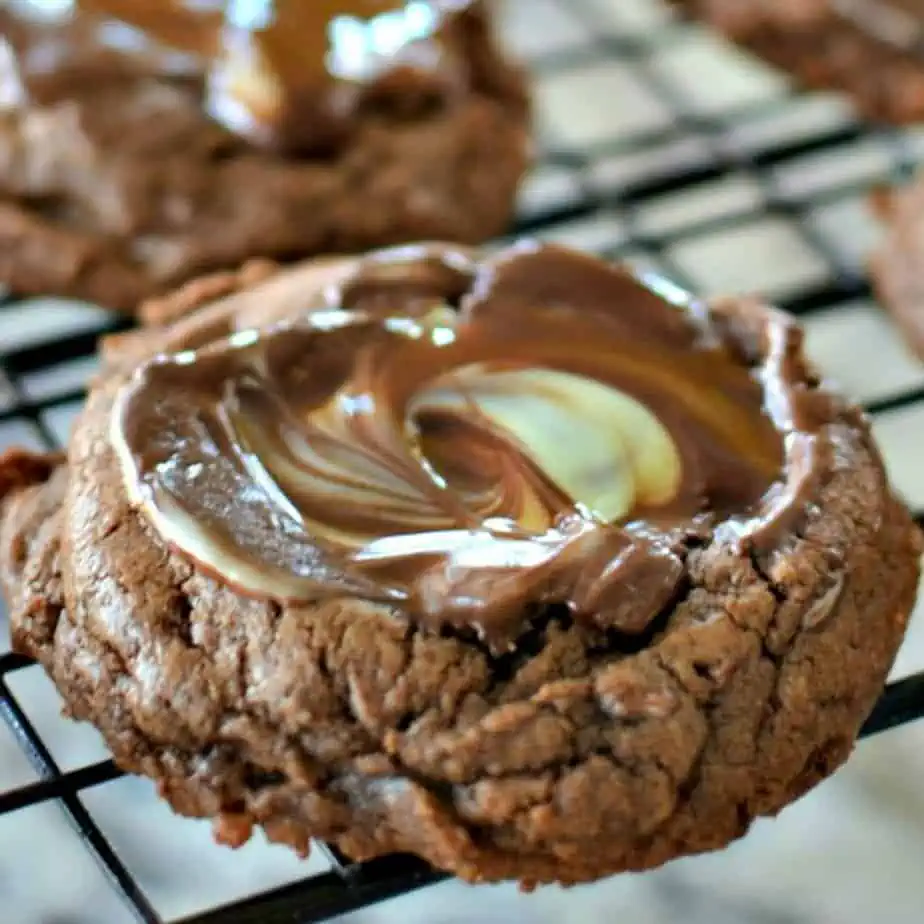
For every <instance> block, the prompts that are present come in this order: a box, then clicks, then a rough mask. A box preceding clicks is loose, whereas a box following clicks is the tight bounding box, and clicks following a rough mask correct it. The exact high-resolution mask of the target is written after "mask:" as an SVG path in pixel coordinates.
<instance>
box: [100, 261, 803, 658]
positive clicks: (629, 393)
mask: <svg viewBox="0 0 924 924" xmlns="http://www.w3.org/2000/svg"><path fill="white" fill-rule="evenodd" d="M305 304H306V307H307V306H310V308H308V310H306V311H305V312H303V313H302V314H301V315H300V316H299V317H297V318H295V319H290V320H285V321H283V322H277V323H275V324H273V325H272V326H270V327H267V328H264V329H256V328H255V329H245V330H239V331H237V332H234V333H232V334H231V335H230V336H228V337H227V338H225V339H222V340H220V341H218V342H215V343H211V344H209V345H206V346H202V347H200V348H198V349H189V350H185V351H183V352H180V353H174V354H163V355H160V356H158V357H157V358H155V359H154V360H152V361H150V362H148V363H147V364H146V365H144V366H143V368H141V369H140V370H138V371H137V372H136V373H135V374H134V376H133V377H132V378H131V379H130V381H128V382H127V383H126V384H124V385H123V386H122V387H121V390H120V392H119V394H118V396H117V399H116V402H115V405H114V411H113V415H112V441H113V444H114V446H115V448H116V451H117V454H118V457H119V459H120V463H121V465H122V467H123V472H124V477H125V483H126V486H127V488H128V491H129V494H130V496H131V498H132V499H133V500H134V501H135V502H136V503H138V504H139V506H141V507H142V508H143V510H144V512H145V514H146V515H147V516H148V517H149V518H150V521H151V523H152V524H153V526H154V528H155V529H156V530H157V531H158V533H159V534H160V535H161V536H162V537H163V538H164V539H165V540H166V541H167V542H168V543H169V544H170V545H171V546H172V547H174V548H175V549H177V550H179V551H181V552H182V553H185V554H186V555H188V556H189V557H191V558H192V559H194V560H195V561H197V562H198V563H199V564H200V565H202V566H203V567H205V568H206V569H207V570H209V571H211V572H213V573H214V574H215V575H217V576H218V577H219V578H221V579H222V580H224V581H227V582H228V583H230V584H232V585H234V586H235V587H236V588H238V589H239V590H240V591H242V592H244V593H248V594H253V595H261V596H266V597H271V598H276V599H280V600H285V601H310V600H316V599H318V598H323V597H327V596H331V595H334V596H336V595H351V596H359V597H363V598H368V599H370V600H376V601H386V602H392V603H394V604H396V605H397V606H399V607H400V608H401V609H403V610H404V611H406V612H407V613H409V614H410V615H411V616H412V617H413V618H417V619H419V620H421V621H422V622H424V623H426V624H428V625H431V626H433V627H438V626H440V625H445V624H449V625H454V626H456V627H459V628H463V629H464V628H470V629H474V630H475V631H477V632H478V633H479V635H481V636H482V637H484V638H485V639H486V640H487V641H488V643H489V644H491V645H492V646H493V647H495V648H498V649H502V648H504V647H505V646H509V645H511V644H513V643H514V642H515V640H516V638H517V637H518V635H519V634H520V633H521V632H522V630H523V628H524V625H525V621H526V619H527V614H528V612H529V609H530V605H531V604H535V603H560V604H564V605H567V606H568V607H569V608H570V609H571V611H572V612H573V613H574V615H575V618H577V619H582V620H586V621H587V622H588V623H590V624H592V625H594V626H597V627H599V628H601V629H610V628H612V629H617V630H619V631H623V632H639V631H642V630H644V629H645V627H646V626H647V625H648V624H649V623H650V621H651V619H652V618H653V617H654V616H655V615H656V614H657V612H658V611H659V610H660V609H662V608H663V607H664V606H665V605H667V604H668V603H669V602H670V601H671V599H673V597H674V596H675V594H676V593H677V590H678V586H679V584H680V582H681V580H682V576H683V571H684V564H683V554H684V553H683V547H684V542H685V541H686V540H688V539H689V538H690V537H691V536H699V537H700V538H701V537H702V536H703V534H704V533H706V534H708V532H709V531H710V530H713V529H715V528H717V527H719V526H720V525H721V526H722V527H723V528H726V529H727V528H728V526H729V524H730V523H734V524H736V526H735V528H736V530H737V532H736V535H738V536H739V537H744V536H747V535H749V534H752V533H755V532H757V531H759V532H762V533H764V534H765V536H764V539H766V534H768V533H769V532H772V530H773V528H774V524H775V523H777V522H782V520H783V519H785V517H786V516H787V513H788V506H789V505H791V504H794V503H798V499H797V498H796V496H795V495H792V496H790V495H788V494H787V492H786V490H785V483H784V481H783V472H784V462H785V463H786V464H788V461H787V460H786V458H785V457H786V455H787V454H786V453H785V452H784V440H785V441H786V443H787V447H788V446H789V444H790V437H792V436H794V435H795V433H794V431H795V430H796V429H797V428H799V427H804V426H809V427H811V426H814V423H813V420H812V419H811V415H807V414H806V411H805V408H804V407H802V405H801V404H800V399H799V396H798V394H797V392H798V390H799V389H801V387H802V381H803V380H802V378H801V376H802V372H801V370H800V369H798V368H796V366H794V365H793V364H792V362H791V359H792V356H793V346H794V340H793V338H794V336H797V334H796V332H795V329H794V328H792V327H791V326H790V325H789V324H788V322H786V321H784V320H781V319H779V318H776V316H774V317H775V320H774V322H773V323H772V324H771V323H770V322H764V321H761V323H762V324H765V325H766V330H764V329H763V328H761V333H760V335H759V336H755V337H751V341H753V342H750V341H749V345H742V344H743V340H744V339H747V338H743V335H740V334H739V333H738V332H736V330H735V323H737V322H735V323H733V322H732V321H730V320H729V319H728V318H727V317H726V318H724V320H723V319H720V318H713V317H712V316H711V313H710V311H709V310H708V309H707V308H706V307H705V306H704V305H703V304H702V303H700V302H697V301H695V300H693V299H692V298H690V297H688V296H687V295H686V294H685V293H683V292H681V291H679V290H677V289H676V288H675V287H673V286H671V285H670V284H669V283H667V282H666V281H664V280H662V279H660V278H655V277H650V276H642V277H635V276H633V275H631V274H629V273H627V272H626V271H624V270H620V269H615V268H612V267H610V266H608V265H606V264H605V263H603V262H600V261H597V260H595V259H593V258H590V257H586V256H583V255H580V254H576V253H572V252H570V251H567V250H563V249H559V248H555V247H550V246H539V245H533V244H523V245H520V246H519V247H517V248H514V249H512V250H509V251H507V252H505V253H504V254H502V255H500V256H499V257H496V258H494V259H491V260H488V261H485V262H481V263H478V262H476V261H474V260H473V258H472V257H471V255H470V254H468V253H466V252H463V251H460V250H456V249H452V248H444V247H432V248H424V249H421V248H406V249H401V250H398V251H388V252H383V253H381V254H378V255H373V256H371V257H369V258H366V259H365V260H363V261H359V262H358V264H357V268H356V269H355V270H354V271H353V272H352V273H350V274H342V273H341V274H340V278H339V279H336V280H335V281H334V282H332V283H331V284H330V285H328V287H327V289H326V290H325V291H324V292H323V293H321V295H320V297H318V295H317V293H309V292H306V293H305ZM758 341H759V345H755V344H758ZM804 449H805V447H802V449H801V450H799V451H800V452H802V454H803V455H804V452H803V450H804Z"/></svg>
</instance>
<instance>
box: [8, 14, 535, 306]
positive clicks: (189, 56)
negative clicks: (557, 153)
mask: <svg viewBox="0 0 924 924" xmlns="http://www.w3.org/2000/svg"><path fill="white" fill-rule="evenodd" d="M244 6H246V5H241V4H229V5H228V10H229V12H228V13H227V14H225V16H224V18H223V15H222V14H221V13H217V14H216V13H214V12H210V11H209V10H208V9H206V8H205V7H203V10H205V12H200V13H195V12H191V11H190V8H188V7H187V6H186V5H182V4H163V5H156V4H154V5H152V4H137V3H134V2H128V0H93V2H86V0H85V2H82V3H79V4H76V5H57V6H56V8H55V9H56V10H58V11H59V12H57V13H56V12H55V11H54V10H49V7H48V5H47V4H42V3H38V2H32V0H23V2H21V3H17V4H12V5H7V6H4V7H3V8H2V9H0V73H2V74H3V75H4V76H3V79H2V86H0V284H3V285H5V286H8V287H9V288H10V289H12V290H13V291H14V292H16V293H21V294H25V293H38V294H61V295H70V296H76V297H80V298H84V299H88V300H90V301H93V302H98V303H100V304H102V305H105V306H109V307H113V308H119V309H124V310H129V311H134V310H135V309H136V308H137V306H138V304H139V303H140V302H141V301H142V300H144V299H146V298H148V297H150V296H152V295H156V294H159V293H163V292H166V291H168V290H170V289H171V288H173V287H175V286H177V285H178V284H180V283H183V282H185V281H186V280H188V279H191V278H193V277H195V276H197V275H199V274H202V273H204V272H209V271H212V270H216V269H222V268H233V267H236V266H237V265H239V264H240V263H242V262H244V261H245V260H247V259H250V258H254V257H267V258H274V259H279V260H291V259H295V258H299V257H304V256H306V255H311V254H315V253H323V252H335V253H336V252H348V251H359V250H364V249H367V248H369V247H373V246H380V245H383V244H391V243H397V242H400V241H405V240H416V239H420V238H440V239H446V240H457V241H463V242H477V241H481V240H483V239H486V238H488V237H491V236H493V235H495V234H497V233H499V232H501V231H502V230H504V228H505V226H506V224H507V221H508V219H509V217H510V215H511V212H512V209H513V205H514V201H515V196H516V190H517V185H518V183H519V180H520V177H521V176H522V174H523V172H524V170H525V169H526V166H527V163H528V158H529V150H530V141H529V133H528V108H529V107H528V104H527V99H526V88H525V81H524V78H523V75H522V74H521V72H520V70H519V69H518V68H516V67H515V66H513V65H512V64H510V63H509V62H508V61H507V60H505V58H504V57H503V56H502V54H501V52H500V51H499V49H498V47H497V45H496V43H495V40H494V38H493V36H492V34H491V28H490V23H489V16H488V12H487V9H486V6H485V5H484V4H483V3H482V2H480V0H473V2H451V3H449V2H445V3H444V2H434V3H430V4H424V3H407V4H404V3H399V2H397V0H337V2H333V3H324V4H321V5H317V4H314V3H312V4H306V3H303V2H301V0H294V2H293V0H277V2H276V3H274V4H265V5H264V7H263V8H264V12H266V11H272V14H269V13H267V16H268V17H269V18H268V19H267V18H266V17H264V19H262V20H261V19H260V18H259V17H258V18H257V20H255V21H249V20H241V21H239V20H235V19H234V16H235V15H242V13H241V10H242V9H243V7H244ZM75 9H76V10H77V12H74V10H75ZM211 9H212V10H214V9H215V8H214V7H212V8H211ZM61 10H63V11H64V12H60V11H61ZM101 10H102V11H104V12H100V11H101ZM235 10H236V11H238V12H237V13H233V12H232V11H235ZM104 14H105V15H104ZM272 16H275V19H273V18H272ZM364 17H365V18H364ZM328 35H330V36H331V39H330V41H329V42H328V40H327V38H326V37H327V36H328ZM128 38H131V41H128Z"/></svg>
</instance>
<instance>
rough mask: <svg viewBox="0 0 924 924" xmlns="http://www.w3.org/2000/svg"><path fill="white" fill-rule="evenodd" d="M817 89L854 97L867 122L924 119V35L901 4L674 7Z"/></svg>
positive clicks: (708, 2) (883, 0) (735, 0)
mask: <svg viewBox="0 0 924 924" xmlns="http://www.w3.org/2000/svg"><path fill="white" fill-rule="evenodd" d="M671 2H673V3H674V4H675V5H677V6H679V7H682V8H683V9H684V10H687V11H689V12H690V13H692V14H693V15H696V16H699V17H701V18H703V19H704V20H706V21H707V22H709V23H710V24H711V25H713V26H716V27H717V28H719V29H721V30H722V31H723V32H724V33H725V34H726V35H727V36H728V37H729V38H731V39H733V40H735V41H736V42H739V43H741V44H742V45H744V46H745V47H746V48H748V49H750V50H751V51H753V52H755V53H756V54H758V55H760V56H761V57H762V58H766V59H767V60H768V61H770V62H772V63H773V64H776V65H778V66H780V67H782V68H785V69H786V70H788V71H790V72H791V73H792V74H794V75H795V76H796V77H797V78H798V79H799V80H800V81H802V82H803V83H805V84H807V85H808V86H810V87H818V88H823V89H832V90H842V91H844V92H846V93H849V94H850V96H851V97H852V98H853V100H854V101H855V103H856V104H857V106H858V107H859V108H860V109H861V111H862V112H863V113H864V114H865V115H866V116H868V117H870V118H873V119H877V120H882V121H887V122H899V123H905V122H914V121H917V120H918V119H920V118H921V117H922V116H924V58H922V57H921V54H920V48H921V42H922V39H924V28H922V21H921V19H920V18H919V14H918V13H915V12H913V11H911V10H909V9H908V7H909V4H907V3H903V2H896V0H849V2H843V3H839V2H837V0H671Z"/></svg>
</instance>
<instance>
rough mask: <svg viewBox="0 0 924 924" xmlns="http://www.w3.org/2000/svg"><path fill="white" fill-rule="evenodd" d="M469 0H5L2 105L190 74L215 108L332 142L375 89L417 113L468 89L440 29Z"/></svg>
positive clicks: (293, 147)
mask: <svg viewBox="0 0 924 924" xmlns="http://www.w3.org/2000/svg"><path fill="white" fill-rule="evenodd" d="M471 5H472V0H409V2H405V3H402V2H399V0H56V2H54V3H48V2H44V0H7V2H6V3H4V4H0V27H2V28H0V107H3V106H5V107H7V108H8V107H10V106H11V105H25V104H27V103H28V102H32V101H34V102H37V103H39V104H47V103H49V102H52V101H54V100H56V99H59V98H67V97H69V96H70V95H72V94H74V93H75V92H79V91H80V89H81V88H84V89H86V87H87V86H90V87H92V86H93V85H94V84H98V83H101V82H106V81H110V82H111V81H112V80H114V79H116V80H129V79H132V78H138V77H145V76H151V75H159V76H167V77H170V78H175V79H178V80H180V79H186V80H194V81H196V82H198V83H199V84H200V85H201V93H202V99H203V105H204V107H205V109H206V111H207V112H208V113H209V115H211V116H212V117H213V118H215V119H216V120H218V121H219V122H221V123H222V124H224V125H225V126H226V127H228V128H229V129H231V130H232V131H234V132H236V133H237V134H239V135H241V136H243V137H245V138H247V139H248V140H250V141H252V142H255V143H259V144H261V145H266V146H271V147H274V148H279V149H282V150H285V151H287V152H292V153H318V152H324V151H327V150H330V149H332V148H335V147H336V146H337V145H339V144H340V143H341V142H342V141H343V140H344V139H345V138H346V137H347V136H348V135H349V133H350V131H351V129H352V127H353V123H354V121H355V119H356V117H357V113H358V112H359V111H360V110H361V108H362V107H363V106H364V105H365V104H366V103H367V102H369V101H370V100H377V99H379V100H380V99H381V98H383V97H389V98H390V99H391V102H392V104H393V105H396V106H400V107H401V108H402V110H404V111H407V112H408V113H409V114H411V115H413V113H414V111H415V110H417V109H420V108H421V107H424V106H427V105H432V104H433V102H434V101H435V100H442V99H445V98H446V97H447V96H448V95H450V94H452V93H458V92H460V91H464V90H465V89H467V86H468V81H469V78H470V74H469V72H468V63H467V62H466V61H464V60H463V55H462V50H461V49H459V48H458V47H456V44H454V43H452V42H449V41H447V40H446V38H447V34H448V32H449V31H450V30H451V29H452V28H453V27H454V25H453V23H454V17H456V16H458V15H463V14H464V13H465V10H466V9H467V8H468V7H470V6H471Z"/></svg>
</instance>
